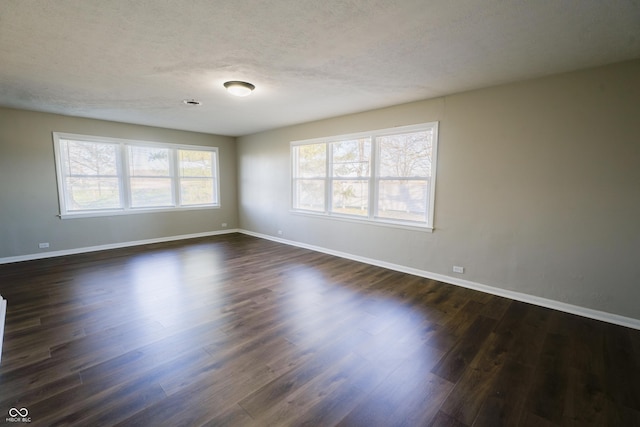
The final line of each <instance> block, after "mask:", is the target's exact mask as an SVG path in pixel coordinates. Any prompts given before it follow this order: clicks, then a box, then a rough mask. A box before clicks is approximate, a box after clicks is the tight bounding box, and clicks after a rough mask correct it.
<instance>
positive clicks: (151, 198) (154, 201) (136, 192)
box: [130, 177, 173, 208]
mask: <svg viewBox="0 0 640 427" xmlns="http://www.w3.org/2000/svg"><path fill="white" fill-rule="evenodd" d="M130 183H131V207H134V208H145V207H155V206H172V205H173V197H172V194H171V178H135V177H132V178H131V179H130Z"/></svg>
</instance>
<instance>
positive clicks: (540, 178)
mask: <svg viewBox="0 0 640 427" xmlns="http://www.w3.org/2000/svg"><path fill="white" fill-rule="evenodd" d="M434 120H439V121H440V142H439V158H438V177H437V186H436V203H435V224H434V226H435V231H434V232H433V233H425V232H416V231H409V230H403V229H397V228H385V227H380V226H375V225H366V224H357V223H353V222H343V221H333V220H327V219H322V218H313V217H309V216H301V215H296V214H292V213H290V212H289V208H290V197H289V191H290V183H289V142H290V141H293V140H302V139H308V138H316V137H322V136H330V135H339V134H344V133H352V132H358V131H365V130H371V129H379V128H387V127H393V126H400V125H409V124H415V123H422V122H429V121H434ZM238 168H239V178H238V179H239V188H240V193H239V206H240V209H239V213H240V227H241V228H243V229H246V230H249V231H253V232H256V233H261V234H267V235H273V236H276V237H278V236H277V234H276V233H277V230H282V231H283V235H282V237H283V238H285V239H289V240H292V241H295V242H299V243H302V244H308V245H315V246H319V247H323V248H326V249H329V250H333V251H340V252H345V253H348V254H352V255H354V256H359V257H367V258H370V259H374V260H379V261H381V262H387V263H393V264H397V265H401V266H406V267H409V268H415V269H419V270H422V271H426V272H431V273H436V274H440V275H447V276H457V277H458V278H461V279H465V280H469V281H472V282H475V283H479V284H484V285H488V286H493V287H497V288H501V289H505V290H510V291H515V292H520V293H524V294H528V295H533V296H539V297H543V298H548V299H551V300H555V301H560V302H563V303H568V304H573V305H576V306H580V307H586V308H589V309H594V310H601V311H604V312H608V313H614V314H617V315H621V316H626V317H631V318H635V319H640V304H638V301H640V61H632V62H627V63H623V64H616V65H612V66H608V67H603V68H598V69H593V70H586V71H581V72H575V73H569V74H563V75H557V76H552V77H548V78H543V79H537V80H532V81H527V82H522V83H516V84H509V85H504V86H500V87H494V88H488V89H483V90H477V91H473V92H467V93H462V94H458V95H453V96H447V97H443V98H438V99H432V100H426V101H422V102H416V103H411V104H405V105H399V106H395V107H391V108H386V109H381V110H375V111H370V112H366V113H361V114H354V115H349V116H343V117H338V118H334V119H329V120H323V121H318V122H313V123H307V124H303V125H298V126H291V127H287V128H282V129H277V130H274V131H269V132H263V133H259V134H255V135H249V136H245V137H241V138H239V139H238ZM453 265H460V266H464V267H465V269H466V270H465V274H463V275H456V274H454V273H452V272H451V269H452V266H453Z"/></svg>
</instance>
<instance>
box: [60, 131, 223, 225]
mask: <svg viewBox="0 0 640 427" xmlns="http://www.w3.org/2000/svg"><path fill="white" fill-rule="evenodd" d="M53 140H54V149H55V155H56V171H57V174H58V193H59V199H60V213H61V216H62V217H71V216H96V215H113V214H121V213H137V212H148V211H150V210H158V209H184V208H197V207H209V208H210V207H219V206H220V202H219V197H218V194H219V188H218V185H219V183H218V149H217V148H212V147H200V146H186V145H172V144H161V143H149V142H140V141H129V140H119V139H114V138H102V137H95V136H85V135H73V134H64V133H58V132H54V133H53Z"/></svg>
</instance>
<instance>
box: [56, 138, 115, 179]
mask: <svg viewBox="0 0 640 427" xmlns="http://www.w3.org/2000/svg"><path fill="white" fill-rule="evenodd" d="M61 147H62V153H61V154H62V156H63V159H64V160H63V161H64V165H65V169H66V171H67V172H68V174H69V175H94V176H100V175H107V176H116V175H117V174H118V162H117V156H118V154H117V153H118V146H117V145H115V144H106V143H99V142H83V141H71V140H62V141H61Z"/></svg>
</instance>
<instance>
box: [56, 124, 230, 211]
mask: <svg viewBox="0 0 640 427" xmlns="http://www.w3.org/2000/svg"><path fill="white" fill-rule="evenodd" d="M52 134H53V146H54V157H55V167H56V178H57V187H58V202H59V208H60V214H59V215H58V216H59V217H60V218H62V219H69V218H86V217H98V216H112V215H129V214H139V213H149V212H171V211H174V212H175V211H184V210H198V209H217V208H220V156H219V152H218V147H209V146H201V145H186V144H170V143H164V142H154V141H139V140H130V139H120V138H110V137H102V136H94V135H79V134H72V133H64V132H53V133H52ZM61 140H73V141H80V142H90V143H103V144H111V145H115V146H117V147H118V149H117V178H118V181H119V185H120V189H121V191H120V207H117V208H105V209H91V210H89V209H88V210H79V209H69V208H68V207H67V203H66V192H67V189H66V186H65V172H64V167H63V161H64V158H63V154H62V152H61ZM129 147H150V148H162V149H169V165H170V174H171V175H170V178H171V193H172V203H171V204H170V205H167V206H158V207H132V205H131V184H130V179H131V176H130V169H129V154H128V151H129ZM180 150H195V151H209V152H212V153H213V154H214V158H215V159H214V162H213V165H212V175H213V177H212V180H213V185H214V189H213V191H214V198H215V200H214V202H213V203H207V204H198V205H196V204H188V205H183V204H182V201H181V197H180V194H181V193H180V179H181V177H180V171H179V163H178V152H179V151H180Z"/></svg>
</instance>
